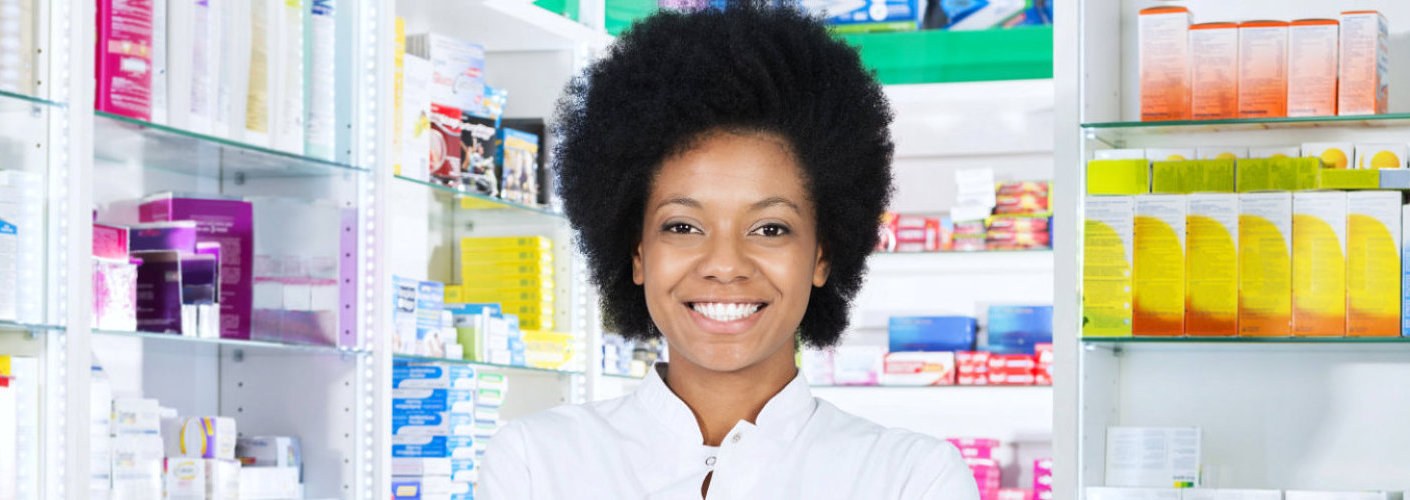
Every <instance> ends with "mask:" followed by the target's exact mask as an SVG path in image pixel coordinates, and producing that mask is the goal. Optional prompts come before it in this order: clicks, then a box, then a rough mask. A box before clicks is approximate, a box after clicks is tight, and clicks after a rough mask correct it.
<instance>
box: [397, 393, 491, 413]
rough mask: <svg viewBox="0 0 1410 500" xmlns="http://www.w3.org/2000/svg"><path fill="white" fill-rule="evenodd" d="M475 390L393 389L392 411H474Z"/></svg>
mask: <svg viewBox="0 0 1410 500" xmlns="http://www.w3.org/2000/svg"><path fill="white" fill-rule="evenodd" d="M475 396H476V394H475V391H473V390H468V389H393V390H392V412H393V414H397V413H412V412H417V413H422V414H424V413H434V412H446V411H448V412H452V413H473V412H474V411H475Z"/></svg>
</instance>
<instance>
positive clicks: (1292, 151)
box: [1248, 146, 1302, 158]
mask: <svg viewBox="0 0 1410 500" xmlns="http://www.w3.org/2000/svg"><path fill="white" fill-rule="evenodd" d="M1300 156H1302V148H1301V147H1299V146H1287V147H1273V148H1248V157H1249V158H1297V157H1300Z"/></svg>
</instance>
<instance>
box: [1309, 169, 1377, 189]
mask: <svg viewBox="0 0 1410 500" xmlns="http://www.w3.org/2000/svg"><path fill="white" fill-rule="evenodd" d="M1380 185H1381V173H1380V172H1379V171H1376V170H1359V169H1347V170H1337V169H1330V168H1324V169H1322V170H1318V171H1317V189H1340V190H1359V189H1376V188H1378V187H1380Z"/></svg>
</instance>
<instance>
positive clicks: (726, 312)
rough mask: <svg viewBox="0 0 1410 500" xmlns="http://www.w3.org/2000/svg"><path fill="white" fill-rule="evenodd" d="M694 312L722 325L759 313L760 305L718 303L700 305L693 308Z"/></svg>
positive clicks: (698, 303)
mask: <svg viewBox="0 0 1410 500" xmlns="http://www.w3.org/2000/svg"><path fill="white" fill-rule="evenodd" d="M693 307H694V309H695V311H696V312H698V313H700V314H701V315H703V316H705V317H707V318H710V319H712V320H715V321H719V322H722V323H728V322H731V321H739V320H741V319H744V318H747V317H749V316H751V315H753V314H754V313H756V312H758V311H759V308H760V307H763V305H762V304H724V303H718V302H710V303H701V302H697V303H696V304H695V305H694V306H693Z"/></svg>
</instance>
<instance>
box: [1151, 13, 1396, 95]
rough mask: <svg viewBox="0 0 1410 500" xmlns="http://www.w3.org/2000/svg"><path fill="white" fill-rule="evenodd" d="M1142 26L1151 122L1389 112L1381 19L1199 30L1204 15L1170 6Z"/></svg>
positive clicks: (1366, 16) (1217, 23) (1217, 24)
mask: <svg viewBox="0 0 1410 500" xmlns="http://www.w3.org/2000/svg"><path fill="white" fill-rule="evenodd" d="M1327 14H1328V15H1333V14H1336V13H1335V12H1328V13H1327ZM1139 16H1140V18H1139V20H1138V30H1139V35H1138V37H1139V42H1138V43H1139V44H1140V49H1139V53H1140V88H1141V120H1142V121H1165V120H1226V119H1236V118H1239V119H1261V118H1282V117H1317V116H1337V115H1372V114H1382V113H1385V112H1386V109H1387V102H1388V100H1389V95H1388V94H1389V88H1390V81H1389V74H1390V61H1391V58H1390V55H1389V54H1388V47H1389V28H1388V25H1387V22H1386V18H1385V16H1383V15H1381V14H1380V13H1379V12H1376V11H1349V12H1342V13H1340V15H1339V16H1337V17H1335V18H1328V19H1299V20H1293V21H1291V22H1289V21H1285V20H1253V21H1243V22H1226V21H1229V20H1208V21H1209V22H1199V23H1195V22H1194V20H1195V19H1196V18H1197V16H1198V13H1197V12H1191V11H1190V10H1189V9H1187V8H1185V7H1177V6H1166V7H1152V8H1148V9H1145V10H1142V11H1141V12H1140V14H1139ZM1201 21H1204V20H1201Z"/></svg>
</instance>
